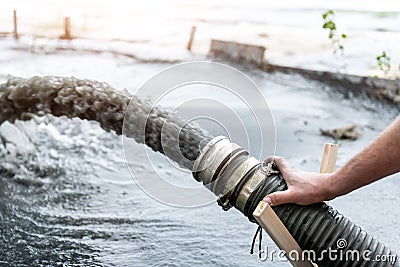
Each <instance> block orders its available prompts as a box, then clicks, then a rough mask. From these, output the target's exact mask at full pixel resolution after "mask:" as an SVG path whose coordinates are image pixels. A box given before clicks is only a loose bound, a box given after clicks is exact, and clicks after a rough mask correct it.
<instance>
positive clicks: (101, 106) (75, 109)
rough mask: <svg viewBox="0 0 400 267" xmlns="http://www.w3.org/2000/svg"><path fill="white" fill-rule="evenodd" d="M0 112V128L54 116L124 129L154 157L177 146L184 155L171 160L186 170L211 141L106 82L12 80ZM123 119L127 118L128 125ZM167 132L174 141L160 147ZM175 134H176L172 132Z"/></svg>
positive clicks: (2, 89) (0, 90)
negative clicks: (39, 117)
mask: <svg viewBox="0 0 400 267" xmlns="http://www.w3.org/2000/svg"><path fill="white" fill-rule="evenodd" d="M128 105H129V108H128ZM0 109H1V113H0V123H2V122H4V121H11V122H14V121H15V120H16V119H19V120H26V119H30V117H31V116H32V115H40V116H43V115H46V114H51V115H54V116H57V117H60V116H65V117H67V118H80V119H83V120H90V121H96V122H98V123H99V124H100V127H101V128H103V129H104V130H106V131H110V130H112V131H114V132H115V133H117V134H119V135H121V134H122V132H123V130H122V127H123V125H124V135H126V136H127V137H129V138H133V139H135V141H136V142H138V143H141V144H146V145H147V146H149V147H150V148H152V149H153V150H154V151H155V152H161V153H164V149H165V150H166V151H172V150H173V148H172V147H171V148H170V147H166V146H167V145H169V144H175V143H179V144H180V150H181V151H177V152H176V153H169V157H171V159H172V160H175V161H177V163H178V164H180V165H181V166H183V167H186V168H188V169H191V168H192V164H191V162H193V161H194V160H195V159H196V158H197V156H198V154H199V153H200V152H199V147H200V143H202V142H201V141H203V140H207V139H211V138H212V137H211V136H210V135H207V133H206V132H205V131H204V130H203V129H201V128H200V127H197V125H195V124H194V123H193V122H191V123H186V121H184V120H181V119H179V118H176V117H174V116H170V113H169V112H168V110H163V109H162V108H159V107H153V106H151V105H150V104H149V103H147V102H146V101H143V100H141V99H139V98H137V97H136V96H134V97H132V95H130V94H129V93H128V92H121V91H118V90H116V89H115V88H112V87H111V86H109V85H108V84H107V83H101V82H96V81H91V80H82V79H76V78H74V77H70V78H68V77H57V76H44V77H37V76H35V77H32V78H30V79H23V78H16V77H9V78H8V80H7V82H6V83H4V84H0ZM127 112H129V113H128V114H127ZM169 116H170V118H169ZM124 118H127V119H126V120H125V121H124ZM142 125H143V127H142ZM163 127H164V131H169V130H171V131H170V132H168V134H166V136H168V138H170V139H173V140H168V142H164V144H163V145H164V146H162V144H161V133H162V129H163ZM174 129H177V130H178V132H172V131H174ZM166 138H167V137H166ZM203 143H204V142H203ZM180 153H182V155H183V156H184V157H185V158H186V159H188V160H189V161H183V160H182V161H180V157H179V156H177V155H180Z"/></svg>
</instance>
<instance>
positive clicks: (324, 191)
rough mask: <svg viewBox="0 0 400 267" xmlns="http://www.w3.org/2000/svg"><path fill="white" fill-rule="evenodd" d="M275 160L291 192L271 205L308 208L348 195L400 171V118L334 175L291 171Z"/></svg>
mask: <svg viewBox="0 0 400 267" xmlns="http://www.w3.org/2000/svg"><path fill="white" fill-rule="evenodd" d="M272 160H273V161H275V163H276V164H277V166H278V168H279V170H280V171H281V173H282V175H283V178H284V179H285V181H286V183H287V185H288V189H287V190H285V191H279V192H274V193H272V194H270V195H268V196H266V197H265V198H264V201H265V202H267V203H269V204H270V205H271V206H276V205H281V204H285V203H296V204H300V205H308V204H312V203H317V202H321V201H324V200H330V199H333V198H335V197H338V196H341V195H345V194H347V193H349V192H351V191H353V190H355V189H357V188H360V187H362V186H365V185H367V184H370V183H372V182H375V181H377V180H379V179H382V178H384V177H386V176H388V175H391V174H394V173H396V172H400V117H398V118H397V119H396V120H395V121H394V122H393V124H392V125H390V126H389V127H388V128H387V129H386V130H385V131H383V132H382V133H381V134H380V135H379V136H378V137H377V138H376V139H375V140H374V141H373V142H372V143H370V144H369V145H368V146H367V147H366V148H364V149H363V150H362V151H361V152H360V153H358V154H357V155H355V156H354V157H353V158H352V159H350V160H349V161H348V162H347V163H346V164H345V165H344V166H343V167H341V168H340V169H338V170H337V171H335V172H333V173H316V172H305V171H301V170H295V169H292V168H291V167H290V166H289V164H288V163H287V162H286V160H285V159H284V158H281V157H270V158H268V159H267V160H266V161H272Z"/></svg>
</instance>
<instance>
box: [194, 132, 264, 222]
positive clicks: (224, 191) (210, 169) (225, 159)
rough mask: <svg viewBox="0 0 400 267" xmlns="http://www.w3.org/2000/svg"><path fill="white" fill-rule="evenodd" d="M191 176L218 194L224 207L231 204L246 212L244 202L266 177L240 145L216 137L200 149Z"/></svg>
mask: <svg viewBox="0 0 400 267" xmlns="http://www.w3.org/2000/svg"><path fill="white" fill-rule="evenodd" d="M193 176H194V178H195V179H196V180H197V181H199V182H202V183H203V184H204V186H205V187H207V188H208V189H209V190H210V191H212V192H213V193H214V194H215V195H216V196H217V197H218V204H219V205H220V206H221V207H222V208H223V209H224V210H228V209H230V208H231V207H233V206H234V207H236V208H237V209H239V210H240V211H241V212H242V213H244V214H246V213H247V212H246V203H247V202H248V200H249V198H250V196H251V195H252V193H253V192H254V190H255V189H256V188H257V187H259V185H260V184H261V183H262V181H263V180H264V179H265V177H266V176H267V170H266V166H264V165H263V163H262V162H260V161H259V160H257V159H256V158H254V157H251V156H249V153H248V152H247V151H246V150H244V149H243V148H242V147H240V146H239V145H237V144H235V143H231V142H230V141H229V140H228V138H226V137H224V136H218V137H215V138H213V139H212V140H211V141H210V142H208V143H207V144H206V145H205V146H204V147H203V149H202V150H201V152H200V156H199V157H198V158H197V160H196V161H195V163H194V171H193Z"/></svg>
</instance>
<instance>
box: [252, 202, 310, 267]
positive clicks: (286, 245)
mask: <svg viewBox="0 0 400 267" xmlns="http://www.w3.org/2000/svg"><path fill="white" fill-rule="evenodd" d="M253 216H254V218H255V219H256V221H257V222H258V223H259V224H260V226H261V227H262V228H263V229H265V231H267V233H268V234H269V236H270V237H271V238H272V240H273V241H274V242H275V243H276V245H277V246H278V247H279V249H281V250H284V251H286V257H287V258H288V260H289V261H290V263H291V264H292V265H293V266H296V267H313V266H314V265H313V264H312V263H311V262H310V261H307V260H303V259H302V249H301V248H300V246H299V244H297V242H296V240H294V238H293V236H292V235H291V234H290V233H289V231H288V229H287V228H286V227H285V225H284V224H283V223H282V221H281V220H280V219H279V217H278V215H276V213H275V212H274V210H273V209H272V208H271V206H270V205H268V204H267V203H265V202H264V201H261V202H260V203H259V204H258V206H257V208H256V209H255V210H254V213H253ZM290 256H291V257H290Z"/></svg>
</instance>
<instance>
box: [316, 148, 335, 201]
mask: <svg viewBox="0 0 400 267" xmlns="http://www.w3.org/2000/svg"><path fill="white" fill-rule="evenodd" d="M338 150H339V146H338V145H335V144H331V143H325V145H324V151H323V152H322V160H321V166H320V168H319V172H320V173H331V172H334V171H335V167H336V158H337V154H338ZM325 203H326V204H328V205H329V201H325Z"/></svg>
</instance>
